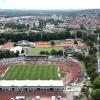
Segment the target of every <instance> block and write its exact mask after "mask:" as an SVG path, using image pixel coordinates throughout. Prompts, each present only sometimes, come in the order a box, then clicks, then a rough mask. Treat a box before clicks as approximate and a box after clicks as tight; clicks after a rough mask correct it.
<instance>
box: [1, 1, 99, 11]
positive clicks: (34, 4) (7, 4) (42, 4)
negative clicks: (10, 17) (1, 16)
mask: <svg viewBox="0 0 100 100" xmlns="http://www.w3.org/2000/svg"><path fill="white" fill-rule="evenodd" d="M98 8H100V0H0V9H40V10H41V9H50V10H53V9H58V10H59V9H62V10H64V9H65V10H66V9H98Z"/></svg>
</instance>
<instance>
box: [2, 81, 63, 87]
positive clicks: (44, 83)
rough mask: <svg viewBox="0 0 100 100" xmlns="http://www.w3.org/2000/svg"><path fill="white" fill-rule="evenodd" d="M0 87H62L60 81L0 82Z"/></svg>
mask: <svg viewBox="0 0 100 100" xmlns="http://www.w3.org/2000/svg"><path fill="white" fill-rule="evenodd" d="M0 86H63V81H62V80H0Z"/></svg>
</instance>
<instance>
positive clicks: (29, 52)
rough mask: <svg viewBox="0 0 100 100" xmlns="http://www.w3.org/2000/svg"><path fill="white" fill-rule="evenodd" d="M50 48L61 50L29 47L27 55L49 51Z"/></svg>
mask: <svg viewBox="0 0 100 100" xmlns="http://www.w3.org/2000/svg"><path fill="white" fill-rule="evenodd" d="M52 49H55V50H61V48H55V47H54V48H53V47H52V48H29V49H28V53H27V55H33V54H40V52H41V51H48V52H50V51H51V50H52Z"/></svg>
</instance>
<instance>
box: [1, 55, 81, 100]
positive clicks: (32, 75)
mask: <svg viewBox="0 0 100 100" xmlns="http://www.w3.org/2000/svg"><path fill="white" fill-rule="evenodd" d="M80 73H81V72H80V65H79V64H78V62H77V61H75V60H72V59H65V58H62V57H54V56H47V55H34V56H25V57H18V58H6V59H3V60H0V76H1V77H0V100H11V98H13V100H20V99H16V97H18V96H20V97H23V96H24V97H23V98H24V99H22V100H34V99H36V98H41V100H50V98H53V97H52V96H54V97H55V98H58V97H59V96H60V97H61V98H63V100H65V99H64V98H66V96H67V94H66V92H65V90H66V84H69V83H70V82H74V81H76V80H77V78H78V77H79V76H80ZM66 74H69V77H68V78H66ZM38 96H39V97H38ZM27 97H30V99H25V98H27ZM32 98H33V99H32ZM42 98H43V99H42ZM44 98H46V99H44ZM47 98H48V99H47ZM36 100H38V99H36Z"/></svg>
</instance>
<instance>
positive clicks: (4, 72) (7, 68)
mask: <svg viewBox="0 0 100 100" xmlns="http://www.w3.org/2000/svg"><path fill="white" fill-rule="evenodd" d="M9 68H10V67H8V68H7V69H6V70H5V72H4V73H3V74H2V75H1V77H3V76H4V75H5V74H6V72H7V71H8V70H9Z"/></svg>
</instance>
